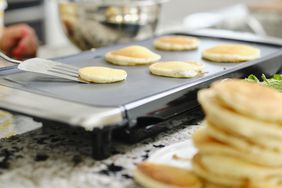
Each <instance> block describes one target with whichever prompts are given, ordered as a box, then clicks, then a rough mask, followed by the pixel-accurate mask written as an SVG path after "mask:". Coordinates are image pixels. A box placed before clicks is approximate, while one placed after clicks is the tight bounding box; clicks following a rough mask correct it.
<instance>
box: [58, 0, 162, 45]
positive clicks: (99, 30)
mask: <svg viewBox="0 0 282 188" xmlns="http://www.w3.org/2000/svg"><path fill="white" fill-rule="evenodd" d="M163 2H164V1H163V0H61V1H58V5H59V13H60V20H61V23H62V26H63V29H64V31H65V34H66V35H67V37H68V38H69V39H70V40H71V41H72V42H73V43H74V44H75V45H76V46H77V47H79V48H80V49H81V50H88V49H91V48H99V47H103V46H107V45H111V44H115V43H122V42H129V41H133V40H141V39H145V38H148V37H150V36H152V35H153V34H154V32H155V30H156V26H157V23H158V18H159V13H160V8H161V4H162V3H163Z"/></svg>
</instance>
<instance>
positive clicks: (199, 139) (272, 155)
mask: <svg viewBox="0 0 282 188" xmlns="http://www.w3.org/2000/svg"><path fill="white" fill-rule="evenodd" d="M230 139H232V137H231V138H230ZM220 140H222V138H221V139H220ZM193 143H194V145H195V146H196V147H197V149H198V150H199V151H200V152H201V153H202V154H215V153H216V154H219V155H226V156H233V157H236V158H240V159H242V160H245V161H249V162H251V163H255V164H258V165H265V166H280V167H282V158H281V153H279V152H276V151H267V150H264V149H263V148H260V147H257V146H252V148H251V147H236V146H234V145H233V144H228V143H225V142H222V141H219V140H217V139H216V138H214V137H211V136H209V135H208V133H207V131H206V128H205V127H203V128H201V129H198V130H197V131H196V132H195V133H194V134H193ZM240 146H241V145H240ZM258 156H260V157H258Z"/></svg>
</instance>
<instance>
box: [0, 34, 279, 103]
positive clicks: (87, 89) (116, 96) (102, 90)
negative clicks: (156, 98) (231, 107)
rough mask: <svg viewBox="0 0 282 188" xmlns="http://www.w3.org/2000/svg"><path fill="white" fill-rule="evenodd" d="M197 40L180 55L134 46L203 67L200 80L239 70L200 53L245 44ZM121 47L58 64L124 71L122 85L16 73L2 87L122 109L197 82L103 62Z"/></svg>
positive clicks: (267, 50)
mask: <svg viewBox="0 0 282 188" xmlns="http://www.w3.org/2000/svg"><path fill="white" fill-rule="evenodd" d="M200 40H201V43H200V47H199V49H197V50H194V51H183V52H163V51H158V50H155V49H154V48H153V46H152V39H151V40H146V41H141V42H136V43H135V44H139V45H143V46H146V47H148V48H150V49H151V50H153V51H154V52H156V53H158V54H160V55H161V56H162V61H169V60H180V61H188V60H194V61H198V62H199V63H202V64H204V66H205V72H206V73H205V74H204V75H203V77H207V76H211V75H215V74H216V73H219V72H224V71H226V70H229V69H232V68H234V67H236V66H241V64H240V63H239V64H238V63H237V64H236V63H213V62H208V61H205V60H203V59H201V52H202V51H203V50H204V49H206V48H208V47H211V46H214V45H218V44H221V43H230V42H233V43H234V42H235V43H243V44H244V43H245V44H247V43H246V42H238V41H232V40H225V39H218V38H206V37H202V38H200ZM251 45H252V46H254V47H257V48H259V49H261V52H262V54H261V55H262V57H266V56H268V55H270V54H272V53H274V52H277V51H278V49H279V48H278V47H277V46H271V45H263V44H255V43H253V44H251ZM124 46H125V45H117V46H114V47H111V48H103V49H100V50H97V51H95V52H90V51H89V52H84V53H81V54H79V55H76V56H71V57H66V58H62V59H59V60H58V61H60V62H65V63H68V64H72V65H75V66H78V67H84V66H107V67H112V68H120V69H124V70H126V71H127V73H128V77H127V79H126V80H125V81H123V82H118V83H113V84H81V83H75V82H69V81H62V80H57V79H53V78H49V77H46V76H42V75H37V74H34V73H28V72H18V71H16V73H14V74H10V75H8V76H7V75H5V76H2V78H8V80H10V81H7V79H5V80H2V81H1V83H2V84H4V85H7V86H10V87H11V86H12V87H16V88H20V89H22V90H28V91H30V92H33V93H40V94H44V95H47V96H52V97H56V98H62V99H65V100H69V101H74V102H79V103H84V104H88V105H95V106H121V105H125V104H129V103H131V102H133V101H137V100H140V99H143V98H146V97H149V96H152V95H155V94H158V93H161V92H164V91H167V90H170V89H173V88H176V87H179V86H182V85H189V84H191V83H193V82H195V81H196V80H197V79H199V78H193V79H178V78H167V77H158V76H154V75H151V74H150V72H149V69H148V66H137V67H130V66H129V67H127V66H115V65H111V64H109V63H107V62H105V60H104V59H103V55H104V54H105V53H106V52H108V51H111V50H114V49H118V48H120V47H124ZM247 63H248V62H247ZM11 81H12V82H11Z"/></svg>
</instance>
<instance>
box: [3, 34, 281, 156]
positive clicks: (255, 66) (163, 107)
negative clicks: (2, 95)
mask: <svg viewBox="0 0 282 188" xmlns="http://www.w3.org/2000/svg"><path fill="white" fill-rule="evenodd" d="M176 34H181V35H189V36H196V37H199V38H200V40H207V41H212V44H211V45H215V44H216V43H227V42H229V43H234V42H235V43H244V44H250V45H255V46H259V47H261V48H262V58H260V59H258V60H255V61H251V62H247V63H240V64H226V63H225V64H219V63H212V62H206V61H205V60H202V59H200V51H201V50H202V49H199V50H198V51H197V54H194V55H193V57H194V58H195V57H198V59H196V60H200V61H202V62H204V64H205V65H206V66H208V67H209V68H208V69H210V70H212V71H213V70H215V68H214V67H213V66H217V67H216V71H215V72H214V73H211V72H209V73H207V74H206V75H205V76H202V77H197V78H192V79H189V80H188V82H186V80H185V79H173V78H164V77H157V78H156V77H154V76H153V75H150V73H149V72H148V71H147V72H146V69H147V67H144V66H143V67H137V68H136V69H140V70H141V69H142V74H148V75H149V77H153V79H158V80H157V81H151V80H150V79H151V78H148V77H144V79H145V80H146V81H147V82H146V83H142V84H144V85H142V84H141V85H140V86H136V88H135V89H138V87H140V88H139V89H138V91H139V93H140V92H141V93H143V95H144V93H146V88H147V89H149V91H151V93H150V94H149V95H147V96H144V97H143V98H142V97H139V98H138V100H132V99H134V96H133V95H128V98H129V99H128V98H125V99H122V102H120V101H116V100H117V99H116V98H115V97H116V96H118V95H124V93H123V92H121V90H120V89H122V88H123V85H122V84H123V83H121V84H120V85H115V86H114V87H116V88H117V92H114V93H112V94H111V95H112V96H113V97H112V99H111V98H108V99H103V100H105V101H107V105H108V106H117V107H119V108H122V110H123V113H124V120H123V121H122V122H120V123H119V125H116V124H115V125H107V126H105V127H99V128H95V129H93V131H92V132H91V134H92V139H93V157H94V158H96V159H102V158H105V157H108V156H109V155H110V154H111V142H112V136H113V135H114V136H115V137H117V138H119V139H122V140H126V141H130V142H136V141H138V140H141V139H144V138H146V137H149V136H152V135H155V134H157V133H159V132H161V131H164V130H168V129H174V128H175V127H179V126H182V125H184V124H186V125H188V124H191V123H195V122H196V121H199V118H202V113H201V110H200V109H199V105H198V103H197V100H196V99H197V91H198V90H199V89H202V88H206V87H208V86H209V85H210V84H211V83H212V82H214V81H216V80H220V79H226V78H244V77H246V76H247V75H249V74H255V75H257V76H260V75H261V74H262V73H264V74H266V75H267V76H270V75H273V74H275V73H277V72H278V71H279V70H280V68H281V66H282V50H281V47H282V45H280V44H275V43H274V44H273V43H269V42H264V41H259V40H250V41H248V40H240V39H228V38H227V39H226V38H224V37H219V36H218V37H214V36H202V35H197V34H195V33H176ZM152 41H153V38H152V39H149V40H145V41H140V42H134V43H131V44H139V45H144V46H147V47H148V45H150V46H149V47H150V48H152V49H153V47H152V45H151V44H152ZM204 43H205V42H204ZM131 44H126V45H125V44H123V45H116V46H113V47H109V48H102V49H98V50H97V51H94V52H90V51H88V52H83V53H81V54H78V55H75V56H68V57H63V58H58V59H56V60H58V61H61V62H64V63H70V64H75V63H74V62H78V63H79V64H80V65H81V66H85V64H83V62H84V60H85V59H87V58H91V59H94V60H95V61H96V60H97V61H98V59H99V61H101V62H103V61H104V60H103V54H104V53H105V52H107V51H111V50H114V49H117V48H120V47H124V46H128V45H131ZM200 45H201V44H200ZM202 45H203V44H202ZM211 45H208V46H211ZM264 49H266V50H265V51H267V52H265V51H263V50H264ZM157 53H161V55H162V57H163V60H176V59H175V58H178V60H181V58H182V60H192V59H184V58H187V57H189V55H188V56H187V57H186V55H187V54H189V53H192V52H180V53H179V52H161V51H158V52H157ZM186 53H187V54H186ZM165 54H167V55H165ZM181 54H182V56H181ZM183 54H184V55H183ZM173 58H174V59H173ZM193 60H195V59H193ZM103 63H105V62H103ZM105 65H107V66H112V65H109V64H106V63H105ZM115 68H125V67H115ZM126 68H127V69H130V70H132V71H134V70H133V69H134V67H129V68H128V67H126ZM217 69H220V70H217ZM130 70H127V72H129V71H130ZM136 73H138V72H136ZM0 76H1V78H2V82H1V83H0V84H1V85H5V86H8V87H16V88H19V89H22V90H25V91H28V92H34V93H37V94H41V95H48V96H52V97H55V98H59V99H64V100H71V99H70V98H64V96H63V95H62V94H61V95H60V94H59V95H58V96H56V90H54V88H57V90H58V93H60V92H62V91H63V90H62V88H60V87H57V86H58V85H56V84H55V83H54V85H52V84H50V83H49V85H48V87H47V88H45V86H44V85H42V83H41V82H39V83H38V82H37V81H36V80H35V81H34V78H35V77H37V76H38V75H32V74H30V73H22V72H20V71H18V70H17V69H16V67H12V68H11V69H6V70H2V72H1V75H0ZM7 77H8V78H9V79H8V80H10V81H12V82H14V83H16V85H13V86H11V85H9V84H8V82H7V79H6V78H7ZM26 77H27V79H26ZM23 78H24V79H23ZM128 79H130V77H129V78H128ZM139 79H140V78H139ZM4 80H5V81H4ZM137 82H138V80H136V83H137ZM158 82H159V83H158ZM167 82H168V84H167ZM161 83H163V84H164V85H165V84H167V85H165V86H163V88H162V90H161V91H160V92H156V90H155V88H158V87H159V85H158V84H161ZM126 84H127V83H126ZM130 84H132V83H129V84H128V85H130ZM133 84H134V83H133ZM173 84H174V85H175V87H172V86H173ZM131 86H133V85H131ZM64 87H65V88H66V90H68V89H69V88H70V87H72V84H69V83H67V85H66V86H64ZM78 87H80V86H78ZM99 87H104V86H102V85H101V86H99ZM133 87H135V86H133ZM166 87H167V88H168V89H166ZM49 89H50V90H53V91H52V92H50V93H48V91H49ZM60 89H61V90H60ZM142 89H144V90H145V91H143V90H142ZM129 91H130V92H134V90H130V89H129ZM138 91H137V92H138ZM69 94H70V95H71V93H70V92H69ZM102 94H103V93H102ZM102 94H101V95H102ZM75 95H77V93H76V94H75ZM125 95H126V94H125ZM78 98H79V97H78ZM78 98H76V96H74V99H73V101H75V102H79V101H77V99H78ZM91 102H92V101H90V103H91ZM99 102H101V100H100V101H99V100H98V103H97V106H99V105H101V104H99ZM82 103H88V101H82ZM113 103H114V104H113ZM91 105H95V104H91ZM8 110H10V111H13V110H11V109H8ZM15 112H16V113H21V112H18V111H15ZM195 114H196V115H195ZM26 115H29V116H33V115H32V114H26ZM34 118H36V119H38V120H39V121H43V122H45V125H46V126H49V125H48V124H50V122H52V124H54V123H56V124H64V123H61V122H58V121H56V120H52V119H42V118H40V117H36V116H34ZM64 125H65V124H64ZM66 128H69V126H66ZM77 129H79V128H77Z"/></svg>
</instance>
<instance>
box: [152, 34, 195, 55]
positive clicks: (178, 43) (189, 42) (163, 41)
mask: <svg viewBox="0 0 282 188" xmlns="http://www.w3.org/2000/svg"><path fill="white" fill-rule="evenodd" d="M198 43H199V41H198V39H197V38H195V37H188V36H180V35H173V36H163V37H160V38H157V39H156V40H155V41H154V46H155V48H157V49H159V50H165V51H183V50H194V49H196V48H198Z"/></svg>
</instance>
